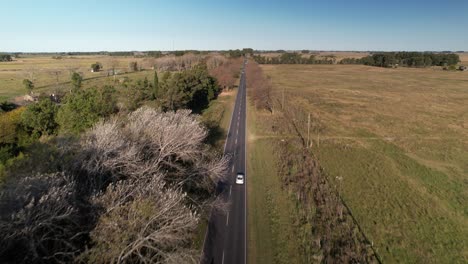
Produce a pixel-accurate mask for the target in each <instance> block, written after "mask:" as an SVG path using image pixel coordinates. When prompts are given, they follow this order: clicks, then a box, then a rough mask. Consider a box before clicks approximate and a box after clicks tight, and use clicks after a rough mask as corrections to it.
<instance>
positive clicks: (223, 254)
mask: <svg viewBox="0 0 468 264" xmlns="http://www.w3.org/2000/svg"><path fill="white" fill-rule="evenodd" d="M221 263H222V264H224V250H223V261H222V262H221Z"/></svg>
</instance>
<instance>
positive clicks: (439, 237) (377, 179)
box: [257, 59, 468, 263]
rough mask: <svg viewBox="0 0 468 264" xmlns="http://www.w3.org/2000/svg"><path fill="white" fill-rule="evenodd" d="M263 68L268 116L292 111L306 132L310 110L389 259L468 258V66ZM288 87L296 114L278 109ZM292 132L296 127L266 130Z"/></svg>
mask: <svg viewBox="0 0 468 264" xmlns="http://www.w3.org/2000/svg"><path fill="white" fill-rule="evenodd" d="M462 61H463V59H462ZM262 68H263V70H264V72H265V74H266V75H268V76H270V77H271V82H272V85H273V92H272V93H273V98H274V100H275V102H276V104H275V107H276V108H274V109H273V114H271V115H268V114H266V115H264V117H263V118H262V121H261V123H262V124H264V127H270V128H271V127H281V126H285V125H287V124H286V123H287V122H285V121H294V122H295V125H296V126H297V131H298V132H299V133H300V134H301V136H303V137H306V136H307V115H308V113H310V114H311V120H312V121H311V144H310V145H311V151H312V152H313V153H314V156H316V158H317V159H318V162H319V164H320V166H321V167H322V169H323V171H324V173H325V174H326V175H327V177H328V179H329V181H330V182H331V184H332V185H334V186H336V188H337V190H338V191H339V192H340V195H341V197H342V198H343V200H344V201H345V202H346V204H347V205H348V206H349V208H350V210H351V212H352V214H353V216H354V218H356V221H357V222H358V223H359V225H360V226H361V228H362V230H363V232H364V233H365V235H366V236H367V238H368V239H369V240H370V243H371V244H372V245H373V247H374V249H375V250H376V252H377V253H378V255H379V256H380V258H381V259H382V260H383V261H384V262H389V263H393V262H424V263H455V262H463V261H466V259H467V258H468V252H467V250H466V245H467V242H468V241H467V239H466V238H467V237H468V231H467V230H468V221H467V216H468V208H467V206H466V204H467V201H468V192H467V190H468V188H467V182H466V179H467V176H468V166H467V163H466V160H467V159H468V151H467V150H468V141H467V138H468V129H467V128H468V105H467V104H466V102H468V85H467V84H468V73H466V72H446V71H442V70H440V69H435V68H434V69H432V68H431V69H429V68H427V69H415V68H399V69H386V68H374V67H366V66H344V65H307V66H305V65H268V66H262ZM283 93H284V95H285V96H284V101H285V102H284V108H285V110H286V111H289V112H290V113H293V114H294V118H292V119H291V120H284V119H281V114H280V113H279V112H280V111H278V110H279V108H280V102H281V100H282V95H283ZM278 120H282V121H278ZM266 123H269V124H266ZM276 130H278V129H276ZM257 136H258V135H257ZM288 137H294V135H293V134H290V135H286V134H281V135H279V136H278V135H273V134H272V133H270V134H266V135H263V138H270V139H271V140H276V141H279V140H280V139H281V138H283V139H284V138H288Z"/></svg>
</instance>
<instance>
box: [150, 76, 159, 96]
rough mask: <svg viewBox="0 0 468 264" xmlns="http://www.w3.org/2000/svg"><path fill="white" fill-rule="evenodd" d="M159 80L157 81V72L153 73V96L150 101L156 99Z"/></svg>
mask: <svg viewBox="0 0 468 264" xmlns="http://www.w3.org/2000/svg"><path fill="white" fill-rule="evenodd" d="M158 92H159V79H158V72H157V71H155V72H154V79H153V95H152V99H153V100H154V99H156V98H158V96H159V94H158Z"/></svg>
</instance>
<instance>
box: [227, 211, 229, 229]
mask: <svg viewBox="0 0 468 264" xmlns="http://www.w3.org/2000/svg"><path fill="white" fill-rule="evenodd" d="M226 226H229V212H227V216H226Z"/></svg>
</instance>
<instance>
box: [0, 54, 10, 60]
mask: <svg viewBox="0 0 468 264" xmlns="http://www.w3.org/2000/svg"><path fill="white" fill-rule="evenodd" d="M0 61H12V58H11V55H10V54H0Z"/></svg>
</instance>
